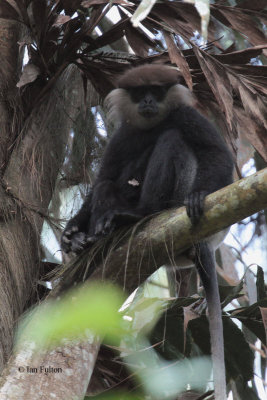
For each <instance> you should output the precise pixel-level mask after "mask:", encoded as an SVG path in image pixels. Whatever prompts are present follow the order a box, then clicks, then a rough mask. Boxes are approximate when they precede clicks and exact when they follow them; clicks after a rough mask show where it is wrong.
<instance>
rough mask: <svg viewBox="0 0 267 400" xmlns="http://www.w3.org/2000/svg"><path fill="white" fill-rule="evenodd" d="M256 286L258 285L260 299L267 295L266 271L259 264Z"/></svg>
mask: <svg viewBox="0 0 267 400" xmlns="http://www.w3.org/2000/svg"><path fill="white" fill-rule="evenodd" d="M256 287H257V300H258V301H260V300H262V299H264V298H265V297H266V291H265V284H264V272H263V269H262V268H261V267H260V266H259V265H258V269H257V279H256Z"/></svg>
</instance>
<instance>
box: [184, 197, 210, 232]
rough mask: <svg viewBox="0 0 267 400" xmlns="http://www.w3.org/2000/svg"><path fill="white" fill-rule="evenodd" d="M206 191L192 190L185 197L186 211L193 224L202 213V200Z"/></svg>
mask: <svg viewBox="0 0 267 400" xmlns="http://www.w3.org/2000/svg"><path fill="white" fill-rule="evenodd" d="M207 194H208V192H207V191H204V190H203V191H200V192H192V193H190V194H189V195H188V196H187V197H186V199H185V206H186V212H187V215H188V217H189V218H190V220H191V222H192V224H193V225H195V224H197V223H198V221H199V219H200V217H201V216H202V214H203V209H204V200H205V197H206V196H207Z"/></svg>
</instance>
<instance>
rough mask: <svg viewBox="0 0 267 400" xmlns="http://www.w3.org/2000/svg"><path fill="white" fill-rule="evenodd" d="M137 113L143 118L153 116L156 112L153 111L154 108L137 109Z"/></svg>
mask: <svg viewBox="0 0 267 400" xmlns="http://www.w3.org/2000/svg"><path fill="white" fill-rule="evenodd" d="M139 114H140V115H142V117H144V118H147V119H149V118H154V117H155V116H156V115H157V112H155V111H154V110H149V109H147V110H143V111H139Z"/></svg>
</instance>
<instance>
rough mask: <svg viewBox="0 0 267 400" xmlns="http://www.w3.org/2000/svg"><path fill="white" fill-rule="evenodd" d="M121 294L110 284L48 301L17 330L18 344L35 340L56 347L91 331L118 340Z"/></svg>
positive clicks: (80, 289) (97, 285)
mask: <svg viewBox="0 0 267 400" xmlns="http://www.w3.org/2000/svg"><path fill="white" fill-rule="evenodd" d="M122 303H123V296H122V294H121V292H120V291H119V290H118V289H117V288H115V287H114V286H111V285H107V284H94V285H92V284H90V285H83V286H81V287H79V288H76V289H73V290H71V291H69V292H68V293H66V294H65V295H64V296H63V297H62V298H60V299H57V300H48V301H45V302H44V303H43V304H42V305H41V306H38V307H36V308H35V309H34V311H33V312H31V313H29V314H28V315H27V317H26V318H25V319H24V322H23V323H22V324H21V326H20V329H19V331H18V335H17V338H18V345H20V343H21V342H24V341H25V340H26V341H32V342H35V343H37V344H38V346H37V347H39V346H47V345H50V343H51V344H52V345H55V344H57V343H58V342H60V341H61V340H62V339H63V338H68V339H74V338H77V337H85V332H86V331H88V330H89V331H90V333H91V332H92V333H94V334H97V335H101V336H103V335H106V336H107V337H108V339H110V340H112V341H116V340H117V339H118V338H119V337H120V336H121V335H122V334H123V330H122V325H121V322H122V318H121V315H120V314H119V312H118V310H119V308H120V307H121V305H122Z"/></svg>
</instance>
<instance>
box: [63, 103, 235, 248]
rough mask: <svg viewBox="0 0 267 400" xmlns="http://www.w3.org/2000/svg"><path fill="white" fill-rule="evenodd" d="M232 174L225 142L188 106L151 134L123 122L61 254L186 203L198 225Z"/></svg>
mask: <svg viewBox="0 0 267 400" xmlns="http://www.w3.org/2000/svg"><path fill="white" fill-rule="evenodd" d="M232 170H233V161H232V156H231V154H230V152H229V150H228V149H227V146H226V145H225V143H224V141H223V139H222V138H221V137H220V135H219V134H218V133H217V131H216V130H215V128H214V127H213V126H212V125H211V123H210V122H209V121H208V120H207V119H206V118H204V117H203V116H202V115H201V114H200V113H199V112H198V111H196V110H195V109H194V108H192V107H190V106H185V105H181V106H179V107H178V108H176V109H174V110H172V111H170V113H169V114H168V115H167V116H166V117H165V119H164V120H163V121H162V122H160V123H159V124H158V125H157V126H155V127H153V128H151V129H144V130H142V129H139V128H136V127H133V126H130V125H129V124H127V122H123V123H122V125H121V126H120V128H119V129H118V130H117V131H116V132H115V133H114V135H113V136H112V138H111V140H110V142H109V144H108V146H107V148H106V151H105V153H104V156H103V160H102V163H101V167H100V171H99V174H98V177H97V179H96V182H95V184H94V186H93V188H92V192H91V194H90V195H89V196H88V198H87V199H86V201H85V202H84V204H83V206H82V208H81V210H80V211H79V212H78V214H77V215H76V216H75V217H74V218H73V219H71V220H70V221H69V222H68V224H67V226H66V229H65V231H64V233H63V237H62V249H63V251H65V252H66V253H67V252H70V251H74V252H78V251H79V250H81V249H82V248H84V247H86V246H87V244H88V243H93V242H95V241H96V240H97V239H98V238H100V237H102V236H104V235H106V234H108V233H110V232H112V231H113V230H114V229H116V228H118V227H119V226H121V225H125V224H127V223H132V222H134V221H136V220H138V219H140V218H142V217H143V216H146V215H149V214H152V213H155V212H158V211H161V210H163V209H167V208H170V207H174V206H180V205H183V204H186V208H187V213H188V215H189V217H190V218H191V220H192V222H193V223H196V222H197V221H198V219H199V218H200V216H201V214H202V211H203V202H204V198H205V196H206V195H207V194H209V193H212V192H214V191H216V190H218V189H220V188H222V187H223V186H226V185H228V184H230V183H231V182H232ZM81 232H82V235H81V234H80V233H81Z"/></svg>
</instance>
